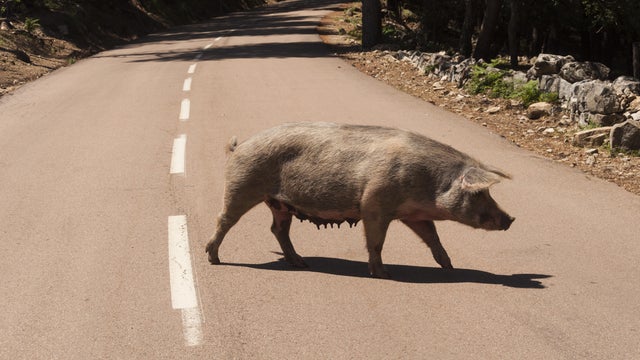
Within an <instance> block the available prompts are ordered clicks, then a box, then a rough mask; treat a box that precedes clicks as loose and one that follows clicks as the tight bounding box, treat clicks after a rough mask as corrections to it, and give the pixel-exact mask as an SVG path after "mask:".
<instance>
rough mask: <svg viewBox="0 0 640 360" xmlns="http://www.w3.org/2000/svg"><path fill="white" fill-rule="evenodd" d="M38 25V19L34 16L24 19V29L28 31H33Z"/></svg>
mask: <svg viewBox="0 0 640 360" xmlns="http://www.w3.org/2000/svg"><path fill="white" fill-rule="evenodd" d="M39 27H40V20H38V19H34V18H30V17H28V18H26V19H24V29H25V30H26V31H27V32H28V33H29V34H31V33H33V31H34V30H35V29H37V28H39Z"/></svg>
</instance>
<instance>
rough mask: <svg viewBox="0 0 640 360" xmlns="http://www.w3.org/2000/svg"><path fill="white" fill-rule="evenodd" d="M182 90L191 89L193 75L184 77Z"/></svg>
mask: <svg viewBox="0 0 640 360" xmlns="http://www.w3.org/2000/svg"><path fill="white" fill-rule="evenodd" d="M182 91H191V77H188V78H186V79H184V84H182Z"/></svg>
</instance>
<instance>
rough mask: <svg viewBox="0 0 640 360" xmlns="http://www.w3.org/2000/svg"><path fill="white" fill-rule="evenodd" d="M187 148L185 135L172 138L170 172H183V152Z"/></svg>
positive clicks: (184, 152)
mask: <svg viewBox="0 0 640 360" xmlns="http://www.w3.org/2000/svg"><path fill="white" fill-rule="evenodd" d="M186 149H187V135H185V134H182V135H180V137H178V138H175V139H173V150H172V151H171V168H170V170H169V173H170V174H184V164H185V161H184V159H185V154H186Z"/></svg>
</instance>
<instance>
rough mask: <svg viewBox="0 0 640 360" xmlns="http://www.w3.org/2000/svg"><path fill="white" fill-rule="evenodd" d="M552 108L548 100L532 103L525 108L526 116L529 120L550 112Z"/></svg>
mask: <svg viewBox="0 0 640 360" xmlns="http://www.w3.org/2000/svg"><path fill="white" fill-rule="evenodd" d="M552 109H553V106H552V105H551V104H549V103H548V102H537V103H533V104H531V105H529V107H528V108H527V117H528V118H529V119H531V120H536V119H539V118H541V117H543V116H547V115H549V114H551V110H552Z"/></svg>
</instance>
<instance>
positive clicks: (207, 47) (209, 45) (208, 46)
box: [204, 38, 220, 50]
mask: <svg viewBox="0 0 640 360" xmlns="http://www.w3.org/2000/svg"><path fill="white" fill-rule="evenodd" d="M218 39H220V38H217V39H216V41H218ZM212 46H213V43H211V44H207V45H206V46H205V47H204V49H205V50H207V49H209V48H210V47H212Z"/></svg>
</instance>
